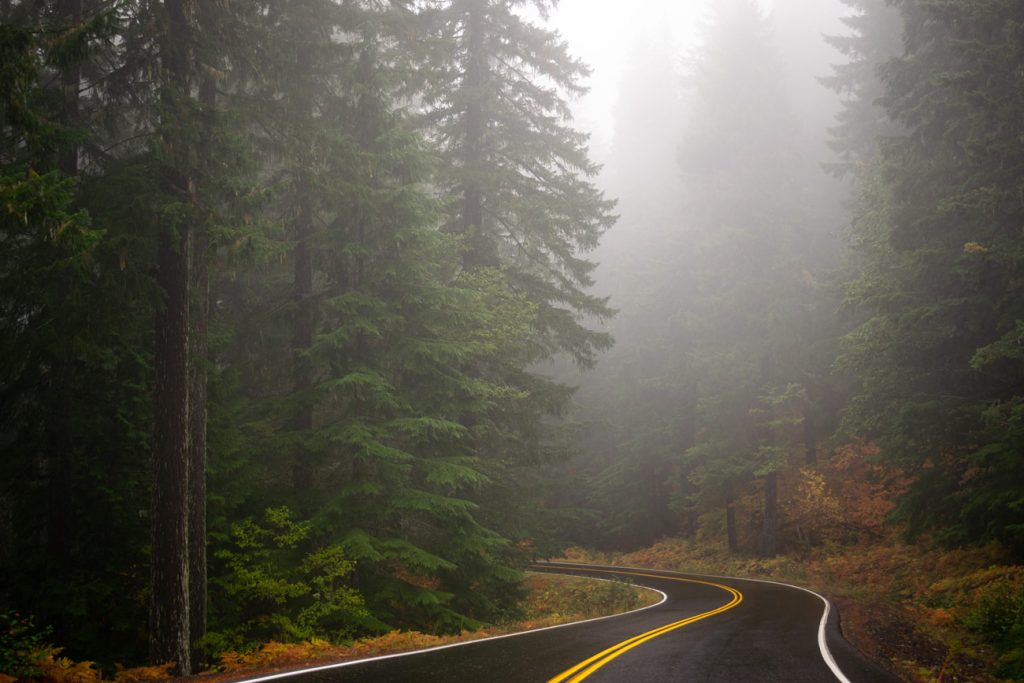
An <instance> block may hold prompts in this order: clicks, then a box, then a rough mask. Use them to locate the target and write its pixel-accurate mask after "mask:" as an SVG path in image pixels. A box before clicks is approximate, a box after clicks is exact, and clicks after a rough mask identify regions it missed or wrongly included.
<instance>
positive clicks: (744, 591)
mask: <svg viewBox="0 0 1024 683" xmlns="http://www.w3.org/2000/svg"><path fill="white" fill-rule="evenodd" d="M534 569H535V570H539V571H554V572H557V573H565V574H568V573H572V574H580V575H589V576H594V577H598V578H621V579H625V580H629V581H632V582H633V583H636V584H638V585H643V586H648V587H650V588H654V589H655V590H658V591H661V592H662V593H663V594H664V595H665V596H666V599H665V600H663V601H662V602H661V603H659V604H658V605H656V606H654V607H649V608H646V609H643V610H638V611H636V612H630V613H628V614H624V615H619V616H615V617H607V618H604V619H599V620H593V621H589V622H582V623H578V624H571V625H567V626H562V627H556V628H550V629H541V630H537V631H529V632H526V633H523V634H516V635H514V636H503V637H499V638H492V639H488V640H481V641H475V642H470V643H463V644H460V645H458V646H446V647H441V648H434V649H432V650H425V651H421V652H417V653H410V654H404V655H392V656H388V657H381V658H377V659H370V660H362V661H359V662H347V663H344V664H341V665H329V666H325V667H317V668H314V669H307V670H305V671H296V672H290V673H284V674H275V675H272V676H264V677H259V678H250V679H246V680H248V681H250V682H252V683H255V682H257V681H271V680H275V681H288V682H289V683H326V682H341V683H356V682H359V683H364V682H365V683H369V682H371V681H372V682H373V683H413V682H416V683H421V682H422V683H427V682H437V683H441V682H445V683H448V682H462V681H486V682H487V683H506V682H507V683H531V682H536V683H578V682H579V681H583V680H586V681H587V683H610V682H616V681H623V682H628V683H647V682H649V683H655V682H658V683H662V682H665V681H700V682H701V683H746V682H748V681H749V682H754V681H764V682H766V683H767V682H776V681H777V682H779V683H783V682H784V683H835V682H836V681H838V682H839V683H898V679H896V678H895V677H893V676H892V675H891V674H889V673H887V672H885V671H884V670H883V669H881V668H880V667H879V666H878V665H876V664H875V663H873V662H871V661H869V660H867V659H866V658H864V657H863V656H861V655H860V654H859V653H858V652H857V651H856V650H855V649H854V648H853V647H852V646H850V645H849V644H848V643H847V642H846V641H845V640H843V639H842V637H841V636H840V635H839V631H838V616H837V615H836V612H835V611H834V610H830V616H829V619H828V623H827V624H824V626H822V618H823V614H824V613H825V604H826V603H825V602H824V600H823V599H822V598H820V597H819V596H817V595H815V594H814V593H810V592H808V591H805V590H803V589H800V588H795V587H792V586H785V585H782V584H775V583H769V582H760V581H753V580H748V579H734V578H715V577H706V576H697V575H691V574H678V573H674V572H664V571H656V570H648V569H626V568H622V567H601V566H593V565H570V564H563V563H557V564H551V563H545V564H540V565H537V566H535V567H534Z"/></svg>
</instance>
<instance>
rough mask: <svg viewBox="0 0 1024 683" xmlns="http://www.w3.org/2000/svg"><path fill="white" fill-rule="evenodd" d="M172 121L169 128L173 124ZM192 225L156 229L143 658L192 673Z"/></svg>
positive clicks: (176, 78) (178, 188) (182, 40)
mask: <svg viewBox="0 0 1024 683" xmlns="http://www.w3.org/2000/svg"><path fill="white" fill-rule="evenodd" d="M190 2H191V0H164V3H163V5H164V10H165V12H166V15H165V19H166V20H167V31H166V34H165V35H164V36H163V41H162V44H161V46H160V58H161V63H162V67H163V69H164V70H165V71H166V74H167V78H168V83H169V85H165V88H167V91H166V95H167V96H166V97H165V98H164V105H165V106H166V107H167V110H166V112H165V116H167V117H168V121H166V122H165V125H167V130H165V133H164V142H165V145H166V146H167V148H168V149H176V150H177V151H176V152H175V154H176V155H177V156H178V158H184V157H185V155H183V154H182V149H184V148H185V146H186V145H187V141H184V140H178V139H175V138H174V134H173V133H170V132H168V131H170V130H175V129H176V130H181V129H182V126H181V125H180V124H181V121H180V120H178V117H180V116H182V113H181V111H182V107H181V104H180V102H179V98H187V97H190V96H191V72H192V63H191V45H192V40H193V33H192V26H191V18H190V12H191V10H192V9H194V8H193V7H192V6H191V4H188V3H190ZM175 124H176V127H175ZM167 183H168V187H167V190H168V192H169V193H171V194H173V195H177V196H178V197H179V198H180V200H181V201H189V200H190V197H191V195H192V193H193V190H194V188H193V187H192V180H191V179H190V178H189V177H188V175H187V173H185V172H184V170H183V169H181V168H180V167H179V168H178V169H177V170H175V171H174V172H172V173H170V174H169V176H168V179H167ZM192 228H193V226H190V225H189V226H162V227H161V234H160V244H159V250H158V256H157V275H156V280H157V285H158V286H159V288H160V291H161V292H162V293H163V297H164V300H163V302H162V304H161V306H160V308H159V309H158V310H157V314H156V320H155V330H156V346H155V358H154V366H155V369H156V405H155V418H156V419H155V425H154V430H153V470H154V487H153V511H152V519H151V524H152V527H151V528H152V550H151V569H150V579H151V585H150V592H151V598H150V599H151V602H150V661H152V662H153V663H165V662H175V664H176V673H177V674H179V675H188V674H190V673H191V671H192V666H191V664H192V661H191V660H192V639H191V620H190V617H189V610H190V602H191V601H190V597H189V570H190V562H189V493H190V491H189V450H190V443H189V390H190V384H191V382H190V373H189V363H188V357H189V325H190V320H189V297H190V294H189V288H190V284H191V277H190V274H189V268H190V265H191V263H190V261H191V256H190V246H191V244H190V242H191V240H190V235H189V232H190V231H191V229H192Z"/></svg>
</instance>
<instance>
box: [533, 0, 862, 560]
mask: <svg viewBox="0 0 1024 683" xmlns="http://www.w3.org/2000/svg"><path fill="white" fill-rule="evenodd" d="M843 15H844V6H843V5H842V4H841V3H840V2H839V1H838V0H828V1H823V2H815V3H806V2H801V1H800V0H775V2H774V3H762V4H759V3H755V2H744V1H742V0H740V1H738V2H733V3H702V2H688V3H686V2H684V3H672V2H648V3H644V4H643V7H639V6H635V5H633V4H631V5H630V6H629V7H628V9H627V8H626V7H625V6H624V5H623V4H622V3H615V2H588V1H586V0H569V1H567V2H563V3H562V4H561V5H560V6H559V8H558V11H557V12H556V13H555V14H554V15H553V16H552V18H551V21H552V22H553V24H554V25H555V26H556V27H557V28H558V30H559V32H560V34H561V35H562V36H563V37H564V38H565V40H566V41H567V42H568V45H569V50H570V52H572V53H573V54H574V55H577V56H579V57H580V58H582V59H583V60H584V61H586V62H587V63H589V64H590V65H591V66H592V68H593V73H592V75H591V78H590V81H589V85H590V87H591V90H590V92H589V93H588V94H587V95H586V96H584V97H583V98H581V99H580V100H578V101H577V102H576V103H575V111H576V116H577V125H578V126H579V127H581V128H583V129H585V130H586V131H587V132H588V133H589V134H590V135H591V152H592V155H593V156H594V157H595V158H596V159H598V160H599V161H600V162H601V163H602V164H603V170H602V172H601V175H600V177H599V186H600V187H601V189H602V190H603V191H604V192H605V193H606V195H608V196H609V197H612V198H615V199H616V200H617V201H618V204H617V207H616V212H617V214H618V215H619V220H618V222H617V224H616V225H615V226H614V227H613V228H612V229H611V230H610V231H609V232H608V233H606V235H605V236H604V238H603V240H602V242H601V245H600V247H599V248H598V249H597V250H596V251H595V252H594V254H593V257H594V260H595V261H597V262H598V263H599V264H600V265H599V267H598V268H597V269H596V271H595V286H594V289H595V291H596V292H598V293H599V294H601V295H602V296H608V297H610V301H611V305H612V307H613V308H615V309H617V310H618V314H617V315H616V316H615V317H614V318H613V319H611V320H608V321H604V322H603V324H604V326H605V329H607V330H608V331H609V332H610V333H612V334H613V335H614V337H615V339H616V345H615V347H614V348H613V349H611V350H610V351H609V352H607V353H606V354H604V355H603V356H602V357H601V359H600V360H599V362H598V365H597V368H596V369H594V370H592V371H586V372H579V373H567V375H566V379H567V380H568V381H570V382H572V383H575V384H577V385H579V386H580V390H579V391H578V393H577V395H576V402H577V409H576V417H577V419H578V420H579V422H580V424H581V433H582V434H583V435H584V443H585V445H584V446H583V448H582V455H581V456H579V457H578V458H577V461H576V462H575V463H574V465H573V467H575V468H577V469H576V470H574V471H577V472H583V473H584V474H583V476H584V478H588V481H589V482H590V483H591V485H592V486H593V487H594V488H592V489H591V488H585V489H582V490H578V491H577V493H578V497H575V498H574V496H573V494H572V493H571V492H570V493H569V494H567V496H566V499H565V500H564V501H563V502H566V503H567V504H569V505H579V506H580V507H587V506H588V504H589V503H588V501H592V500H601V501H605V502H606V507H605V508H603V509H602V510H601V515H602V517H604V519H605V520H606V521H605V523H604V524H603V528H604V531H605V534H606V540H607V541H608V542H610V543H611V544H612V545H615V544H625V545H632V544H635V543H638V542H643V541H650V540H653V539H655V538H657V537H659V536H661V535H663V534H668V533H679V532H680V531H682V530H681V528H680V525H681V524H685V523H686V522H684V521H681V520H686V519H688V517H687V515H689V517H690V518H692V520H695V518H696V514H697V511H698V510H706V509H707V505H708V504H709V502H710V501H709V498H708V497H709V496H710V497H711V498H714V497H715V496H718V495H721V493H722V491H723V490H724V489H722V488H721V487H722V486H724V485H726V483H727V482H728V481H729V480H730V478H731V477H732V476H733V474H735V472H738V471H739V470H743V469H748V468H751V467H752V468H755V469H757V468H764V467H765V462H763V458H762V459H759V457H758V456H756V455H752V454H750V453H747V454H746V455H742V456H741V455H740V453H741V452H743V451H744V450H747V445H743V444H739V443H731V445H730V444H728V443H727V442H728V441H729V439H730V438H731V437H730V434H732V433H736V432H742V431H744V430H749V429H750V427H749V424H748V423H749V421H750V414H751V411H752V410H760V409H758V408H755V406H756V405H757V404H758V403H759V402H761V401H764V400H767V399H765V397H767V396H773V395H774V396H781V395H782V394H784V393H785V392H786V389H785V387H787V386H791V385H792V386H802V387H804V388H803V389H801V390H800V391H802V392H803V394H802V395H803V396H804V397H805V398H806V396H807V395H808V394H809V393H811V392H815V391H819V389H817V388H815V387H816V385H817V384H818V383H820V382H823V381H824V380H822V378H823V377H825V376H826V375H827V374H828V365H829V363H830V358H831V356H830V353H831V347H830V346H829V344H830V342H822V340H823V339H826V338H829V336H830V334H832V332H833V330H834V325H835V311H836V309H837V303H836V301H835V300H834V299H833V298H832V297H833V296H834V293H835V290H834V289H833V288H832V282H833V279H834V272H835V269H836V267H837V264H838V263H839V261H840V258H841V254H842V249H843V247H842V240H841V239H840V238H839V235H840V233H841V231H842V229H843V226H844V225H845V224H846V223H847V221H848V215H847V212H846V208H845V202H846V200H847V199H848V197H849V187H848V184H847V183H846V182H844V181H841V180H839V179H837V178H836V177H834V176H833V175H831V174H829V173H828V172H826V165H828V164H830V163H832V162H834V161H835V157H834V152H833V151H832V150H831V149H830V147H829V144H828V142H829V129H830V128H831V127H833V126H834V125H835V122H836V115H837V113H838V112H839V111H840V108H841V105H842V102H841V100H840V98H839V96H838V95H837V94H836V93H835V92H833V91H832V90H830V89H829V88H827V87H826V86H825V85H823V84H822V82H821V80H820V79H821V78H823V77H827V76H829V75H830V74H831V73H832V66H833V65H834V64H837V63H841V62H842V60H843V56H842V55H840V54H839V53H838V52H837V51H836V50H834V49H833V48H832V47H831V46H830V45H829V44H828V43H827V42H826V40H825V36H829V35H833V36H834V35H842V34H843V33H844V31H845V30H846V29H845V27H844V26H843V24H842V22H841V21H840V18H841V17H842V16H843ZM826 347H828V348H826ZM801 400H803V399H801ZM769 402H770V401H769ZM782 402H783V403H785V402H786V401H782ZM791 403H792V402H791ZM797 403H799V401H797ZM811 421H812V419H811V418H808V422H811ZM831 421H834V416H832V415H829V416H824V417H821V418H820V419H819V422H826V423H830V422H831ZM776 431H778V432H779V433H778V434H776V435H775V436H774V437H772V438H773V439H777V440H779V441H785V442H787V443H791V444H792V446H791V448H792V449H799V448H804V447H806V448H811V449H812V450H813V448H814V447H813V446H812V445H806V446H805V445H803V440H802V438H801V437H799V436H798V435H796V434H793V433H789V432H788V431H787V430H786V429H780V430H776ZM798 442H800V444H801V445H799V446H798V445H797V444H798ZM813 442H814V437H810V439H809V441H808V444H811V443H813ZM787 447H789V446H787ZM702 448H704V449H711V450H712V451H714V452H713V453H712V452H710V451H709V452H708V453H704V454H702V451H701V449H702ZM723 449H724V450H723ZM755 450H756V449H755ZM684 454H686V455H684ZM737 458H739V459H740V460H743V459H744V458H745V464H740V463H739V461H738V460H737ZM758 463H760V464H758ZM772 466H774V465H772ZM716 470H717V471H718V474H715V471H716ZM733 470H735V472H733ZM730 472H733V474H730ZM716 478H717V479H716ZM715 481H719V483H717V484H716V483H715ZM728 485H730V486H731V484H728ZM634 500H640V501H642V503H641V504H640V506H639V507H640V508H642V509H638V508H637V506H636V505H630V504H629V501H634ZM609 519H610V520H612V521H607V520H609ZM692 523H693V524H696V522H695V521H692ZM583 533H585V534H587V535H590V536H593V535H595V534H599V532H594V531H593V530H587V531H585V532H583Z"/></svg>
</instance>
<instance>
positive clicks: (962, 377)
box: [845, 2, 1024, 554]
mask: <svg viewBox="0 0 1024 683" xmlns="http://www.w3.org/2000/svg"><path fill="white" fill-rule="evenodd" d="M899 7H900V11H901V13H902V16H903V19H904V25H905V26H906V27H907V30H906V34H905V50H904V52H905V53H904V55H903V57H901V58H900V59H898V60H895V61H893V62H891V63H890V64H888V65H887V66H886V67H885V69H884V70H883V75H884V79H885V83H886V95H885V98H884V99H883V103H884V105H885V107H886V111H887V112H888V114H889V116H890V117H891V118H892V119H893V120H895V121H896V122H897V123H898V124H899V125H901V126H903V127H904V129H905V131H906V132H905V134H904V135H902V136H899V137H897V138H895V139H893V140H890V141H888V142H886V143H885V144H884V145H883V147H882V159H881V162H880V164H879V165H878V166H876V167H875V168H873V169H871V173H870V174H869V175H866V177H867V179H868V181H869V182H868V184H867V190H868V191H869V193H868V194H866V196H865V201H864V202H862V203H861V205H860V211H859V214H858V216H857V220H856V221H855V223H854V229H853V238H854V240H855V242H854V244H855V246H856V247H857V250H858V257H859V261H858V264H859V268H858V271H857V277H856V278H855V279H853V280H852V282H851V283H850V286H849V292H850V299H851V301H852V302H854V303H856V304H857V305H858V306H859V307H860V310H861V311H862V312H864V313H866V314H867V320H866V322H865V323H864V324H863V325H861V326H860V327H859V328H858V329H857V330H855V331H854V332H853V333H852V334H851V335H849V337H848V340H847V345H846V356H845V360H846V363H847V365H848V367H849V368H850V369H851V370H852V371H853V372H854V373H856V375H857V376H858V377H859V378H860V379H861V381H862V383H861V385H860V391H859V395H858V396H857V397H856V399H855V401H854V402H853V404H852V407H851V410H850V413H849V423H850V425H851V427H856V428H859V429H860V430H861V431H863V432H867V433H870V434H872V435H873V436H875V437H876V438H877V439H878V440H879V442H880V445H882V446H883V449H884V452H885V453H886V454H887V458H888V461H889V462H890V463H891V464H893V465H894V466H897V467H901V468H904V469H905V470H906V471H908V472H913V473H915V484H914V486H913V487H912V489H911V491H910V493H909V494H908V496H907V497H906V498H905V499H904V501H903V503H902V507H901V510H902V513H903V516H904V518H905V519H906V520H907V521H908V522H909V528H910V531H911V532H912V533H916V532H919V531H922V530H924V529H929V528H936V529H940V530H941V532H942V534H941V535H942V536H943V537H944V538H945V539H946V540H948V541H951V542H955V543H964V542H974V541H985V540H990V539H997V540H1000V541H1003V542H1004V543H1005V544H1007V545H1008V546H1010V547H1011V548H1012V549H1014V551H1015V552H1016V553H1018V554H1019V553H1020V549H1021V547H1024V546H1022V541H1021V536H1020V533H1019V528H1020V516H1019V514H1017V512H1016V510H1018V508H1019V500H1020V492H1021V490H1024V487H1022V485H1021V484H1022V482H1021V481H1020V478H1019V476H1018V475H1019V467H1017V465H1016V464H1015V463H1016V459H1015V457H1014V456H1012V455H1011V452H1012V451H1013V449H1014V448H1015V447H1016V444H1017V443H1018V442H1017V429H1016V427H1015V424H1016V419H1017V418H1016V415H1017V412H1018V403H1019V395H1020V387H1021V381H1020V380H1021V368H1020V364H1019V356H1018V354H1017V353H1016V352H1015V351H1014V350H1013V349H1014V346H1015V344H1016V340H1017V337H1018V336H1019V333H1018V331H1019V329H1020V325H1019V322H1018V321H1019V320H1020V319H1021V311H1020V306H1019V297H1016V296H1015V295H1014V291H1015V285H1014V282H1015V281H1016V278H1017V277H1019V268H1020V262H1019V259H1017V258H1016V257H1015V256H1014V254H1016V253H1017V251H1018V249H1019V244H1018V242H1019V234H1018V233H1019V231H1018V227H1017V226H1018V225H1019V218H1020V211H1021V208H1020V199H1019V194H1018V188H1019V176H1018V174H1017V172H1016V171H1015V170H1014V169H1015V168H1017V164H1018V163H1019V160H1020V158H1021V143H1020V140H1021V138H1020V135H1019V128H1020V117H1019V110H1020V107H1019V95H1020V84H1019V83H1017V82H1016V81H1014V80H1013V79H1014V77H1013V75H1012V74H1014V73H1016V72H1017V71H1018V70H1019V67H1020V60H1021V51H1020V41H1019V31H1018V30H1017V28H1016V27H1017V26H1018V25H1019V21H1020V19H1021V10H1020V8H1019V7H1018V6H1017V4H1016V3H1012V2H994V3H980V2H965V3H956V4H950V3H936V2H903V3H900V5H899Z"/></svg>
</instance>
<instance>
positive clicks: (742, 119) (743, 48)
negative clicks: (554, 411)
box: [680, 0, 814, 554]
mask: <svg viewBox="0 0 1024 683" xmlns="http://www.w3.org/2000/svg"><path fill="white" fill-rule="evenodd" d="M702 57H703V58H702V59H701V60H700V61H699V63H698V65H697V67H696V71H695V74H694V96H693V98H692V100H691V102H690V106H691V112H690V117H689V120H688V125H687V128H686V130H685V133H684V142H683V145H682V146H681V150H680V159H681V163H682V167H683V172H684V179H685V183H686V184H685V192H686V195H685V196H686V199H685V208H684V212H683V215H685V216H686V217H687V219H686V220H687V225H686V226H685V228H684V230H685V231H686V234H687V236H688V242H689V244H690V250H691V256H690V259H691V268H692V269H693V279H694V287H695V288H696V296H695V298H694V299H693V302H692V304H691V309H690V310H688V311H687V312H686V313H685V314H684V315H685V316H686V317H687V318H689V320H690V321H691V322H690V324H689V326H688V337H689V338H690V339H691V340H692V343H693V345H694V358H695V359H696V365H697V369H696V372H695V390H696V393H697V396H699V404H698V410H697V415H698V418H699V422H698V424H699V425H700V430H699V432H698V434H697V439H696V444H695V445H694V446H693V448H691V449H690V450H689V451H688V454H687V456H686V458H685V462H686V466H687V469H688V470H690V471H691V472H692V473H693V474H692V475H691V476H693V477H694V478H695V479H696V480H697V481H698V482H699V483H700V487H701V488H702V489H703V490H704V492H705V496H713V497H718V496H721V498H720V500H724V503H725V507H726V516H727V522H728V523H727V535H728V538H729V544H730V547H733V548H734V547H735V546H736V543H737V541H736V538H737V531H736V529H735V528H734V526H733V525H734V513H733V511H732V501H733V500H734V498H735V497H736V496H737V495H739V492H740V490H741V488H742V487H743V486H744V484H745V483H746V481H747V480H748V479H750V478H752V477H754V476H758V477H759V478H760V480H761V485H762V489H763V497H764V501H765V506H766V507H765V512H764V516H763V519H764V522H765V542H764V544H763V548H764V551H765V552H766V554H773V552H774V548H775V542H774V533H773V527H772V520H773V519H774V518H775V515H776V511H775V509H774V508H775V499H776V495H775V489H776V486H777V481H776V475H775V472H776V470H777V469H778V467H779V466H780V464H781V462H780V459H781V458H782V457H783V456H784V455H785V453H784V452H781V451H780V449H779V448H778V446H777V444H776V443H774V436H773V433H772V430H771V429H769V428H768V424H767V423H766V422H765V420H764V419H763V418H762V417H759V416H760V415H761V414H762V413H763V411H764V409H765V406H766V405H769V404H772V403H774V402H775V401H777V400H779V398H780V397H782V396H785V395H787V394H788V393H789V392H790V388H789V385H790V384H792V383H794V382H797V381H799V377H800V373H799V370H800V362H801V360H802V358H803V356H804V354H805V352H806V350H805V347H806V342H805V340H804V339H803V338H802V337H800V336H796V335H794V333H793V332H794V330H798V329H801V322H802V319H803V318H804V317H805V314H806V310H807V309H808V308H809V307H810V306H811V305H812V301H813V297H814V276H813V275H812V274H811V272H812V270H813V265H812V264H811V263H810V254H809V253H808V249H809V245H810V244H811V240H810V239H809V238H810V237H811V236H812V233H811V226H809V225H808V221H807V220H806V217H805V216H804V215H803V213H802V209H801V206H802V204H803V203H802V202H801V200H800V199H799V198H800V186H799V184H798V182H797V180H798V178H797V177H796V176H795V174H792V173H786V172H780V169H794V168H796V167H798V166H799V164H798V163H797V161H796V160H795V159H791V158H790V155H791V154H792V153H793V150H794V148H795V145H793V144H791V143H790V140H791V138H792V137H793V136H795V135H796V134H797V132H798V129H797V126H796V122H795V120H794V119H793V118H792V116H791V115H790V114H789V113H788V103H787V100H786V93H785V91H784V89H783V87H782V82H781V79H780V78H779V76H778V68H777V66H776V64H777V56H776V53H775V51H774V48H773V47H772V45H771V43H770V40H769V30H768V25H767V21H766V20H765V19H764V18H763V17H762V16H761V14H760V10H759V8H758V7H757V6H756V5H755V4H754V3H753V2H749V1H747V0H740V1H738V2H735V3H729V4H728V5H727V6H726V7H724V8H722V9H721V10H720V13H719V18H718V23H717V24H716V26H715V28H714V30H713V32H712V34H711V36H710V37H709V39H708V44H707V46H706V48H705V49H704V51H703V55H702Z"/></svg>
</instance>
